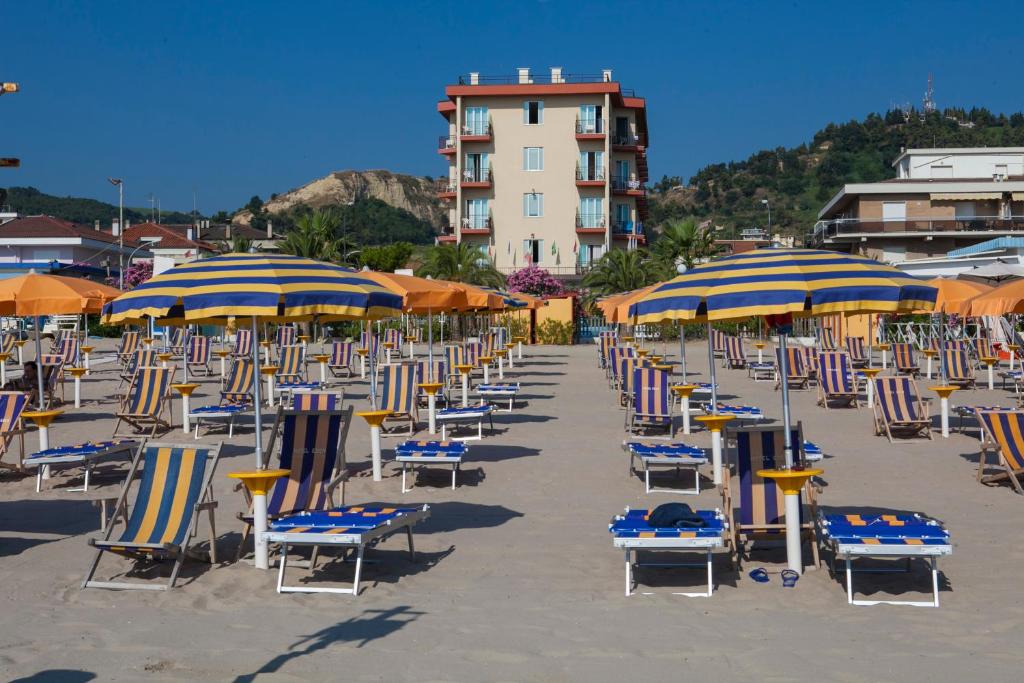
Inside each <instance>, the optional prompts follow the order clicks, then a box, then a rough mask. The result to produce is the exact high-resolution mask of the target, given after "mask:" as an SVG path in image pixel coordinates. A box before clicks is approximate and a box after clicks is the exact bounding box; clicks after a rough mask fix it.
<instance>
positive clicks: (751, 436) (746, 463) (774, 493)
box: [722, 422, 820, 567]
mask: <svg viewBox="0 0 1024 683" xmlns="http://www.w3.org/2000/svg"><path fill="white" fill-rule="evenodd" d="M729 432H730V436H731V437H732V438H734V439H735V443H736V451H735V457H736V460H735V464H736V473H735V474H736V478H735V480H733V479H732V477H725V478H724V483H725V486H724V487H723V489H722V496H723V499H724V508H725V514H726V515H727V516H728V518H729V529H730V530H731V531H732V534H733V541H732V551H733V557H734V558H735V559H736V560H738V559H740V558H741V557H742V556H743V555H744V554H745V552H744V551H745V542H746V541H752V542H758V541H782V540H785V537H786V504H785V500H784V498H785V497H784V496H783V494H782V491H781V490H780V489H779V487H778V485H777V484H776V483H775V482H774V481H772V480H771V479H763V478H761V477H759V476H758V475H757V471H758V470H761V469H774V468H776V467H781V466H782V465H784V464H785V455H784V451H785V430H784V429H783V428H782V427H765V426H751V427H738V428H736V429H731V430H729ZM790 443H791V444H792V445H793V449H794V451H793V458H794V462H796V461H802V460H803V455H802V453H801V444H803V426H802V425H801V424H800V423H799V422H797V423H796V425H795V426H794V427H793V428H792V430H791V432H790ZM804 495H805V496H806V499H805V500H806V503H807V505H808V506H809V507H810V512H811V514H810V515H807V514H805V512H804V502H805V501H804V500H801V505H800V536H801V538H802V539H804V540H806V541H808V542H809V543H810V545H811V552H812V554H813V557H814V566H815V567H818V566H819V564H820V560H819V558H818V543H817V536H816V534H815V528H814V518H815V516H816V514H817V503H816V501H815V498H814V486H813V484H812V483H811V482H810V481H808V482H807V485H806V487H805V489H804V493H803V494H802V495H801V498H802V499H803V497H804ZM734 497H735V498H734Z"/></svg>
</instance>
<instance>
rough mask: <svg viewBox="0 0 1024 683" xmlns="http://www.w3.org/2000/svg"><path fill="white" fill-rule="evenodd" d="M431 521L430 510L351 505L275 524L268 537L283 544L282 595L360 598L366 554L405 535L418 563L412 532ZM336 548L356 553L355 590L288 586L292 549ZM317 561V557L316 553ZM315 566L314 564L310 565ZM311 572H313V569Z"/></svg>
mask: <svg viewBox="0 0 1024 683" xmlns="http://www.w3.org/2000/svg"><path fill="white" fill-rule="evenodd" d="M428 517H430V507H429V506H427V505H424V506H422V507H404V508H403V507H383V506H379V505H349V506H346V507H340V508H336V509H334V510H319V511H316V512H301V513H299V514H297V515H291V516H289V517H282V518H281V519H278V520H277V521H274V522H271V524H270V530H269V531H267V532H265V534H264V537H265V538H266V540H267V542H268V543H280V544H281V561H280V565H281V567H280V570H279V571H278V574H277V592H278V593H345V594H348V595H353V596H355V595H359V576H360V573H361V572H362V569H363V554H364V553H365V551H366V548H367V547H370V548H372V547H374V546H376V545H377V544H378V543H380V542H381V541H383V540H384V539H386V538H387V537H388V536H391V535H392V534H396V533H398V532H400V531H403V530H404V531H405V532H406V534H407V535H408V537H409V555H410V557H411V558H413V559H415V557H416V554H415V549H414V547H413V543H412V528H413V526H415V525H416V524H418V523H419V522H421V521H423V520H424V519H427V518H428ZM298 545H305V546H314V547H316V546H334V547H340V548H342V549H344V550H345V551H346V552H349V551H352V550H355V552H356V567H355V576H354V578H353V580H352V587H351V588H319V587H315V586H310V585H301V586H286V585H284V573H285V567H286V565H287V558H288V546H298ZM314 557H315V553H314ZM310 564H311V565H312V562H311V563H310ZM310 569H313V567H312V566H311V567H310Z"/></svg>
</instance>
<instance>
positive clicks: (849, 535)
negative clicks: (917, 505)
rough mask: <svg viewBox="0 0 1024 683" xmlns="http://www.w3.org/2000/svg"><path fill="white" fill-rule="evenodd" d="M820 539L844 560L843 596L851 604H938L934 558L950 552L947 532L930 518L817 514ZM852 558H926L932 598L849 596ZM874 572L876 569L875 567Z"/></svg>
mask: <svg viewBox="0 0 1024 683" xmlns="http://www.w3.org/2000/svg"><path fill="white" fill-rule="evenodd" d="M818 522H819V526H820V528H821V534H822V542H823V543H825V544H826V545H827V546H829V547H831V548H832V551H833V553H834V560H833V566H832V571H833V573H835V559H839V558H842V559H844V560H846V597H847V601H848V602H849V603H850V604H851V605H912V606H914V607H938V606H939V573H938V569H937V568H936V560H937V558H939V557H941V556H944V555H949V554H951V553H952V552H953V546H952V545H951V544H950V542H949V532H948V531H946V529H945V528H944V527H943V526H942V524H941V523H940V522H938V521H936V520H934V519H928V518H927V517H922V516H921V515H916V514H890V515H856V514H853V515H843V514H824V513H820V514H819V516H818ZM855 557H876V558H906V559H907V565H908V566H907V571H909V569H910V567H909V565H910V560H912V559H913V558H915V557H920V558H928V561H929V563H930V565H931V572H932V600H931V601H930V602H920V601H908V600H855V599H854V597H853V569H852V566H851V565H852V561H853V558H855ZM876 571H877V570H876Z"/></svg>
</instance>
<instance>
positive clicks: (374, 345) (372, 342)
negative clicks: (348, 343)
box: [359, 331, 380, 363]
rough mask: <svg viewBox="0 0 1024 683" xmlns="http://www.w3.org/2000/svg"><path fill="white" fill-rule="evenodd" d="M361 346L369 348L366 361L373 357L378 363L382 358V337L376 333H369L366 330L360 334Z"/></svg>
mask: <svg viewBox="0 0 1024 683" xmlns="http://www.w3.org/2000/svg"><path fill="white" fill-rule="evenodd" d="M359 348H361V349H366V350H367V356H366V361H367V362H369V361H370V359H371V358H373V361H374V362H375V363H376V362H377V359H379V358H380V339H379V338H378V337H377V335H375V334H367V333H366V332H365V331H364V332H363V333H362V334H360V335H359Z"/></svg>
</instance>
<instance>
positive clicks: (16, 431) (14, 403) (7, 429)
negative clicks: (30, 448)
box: [0, 391, 28, 472]
mask: <svg viewBox="0 0 1024 683" xmlns="http://www.w3.org/2000/svg"><path fill="white" fill-rule="evenodd" d="M26 407H28V395H27V394H23V393H21V392H20V391H0V467H6V468H8V469H12V470H17V471H18V472H22V471H24V462H25V426H24V424H23V423H22V420H21V414H22V413H23V412H25V408H26ZM15 437H17V439H18V462H17V464H11V463H5V462H4V456H6V455H7V454H8V453H9V452H10V451H11V444H12V443H13V442H14V439H15Z"/></svg>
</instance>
